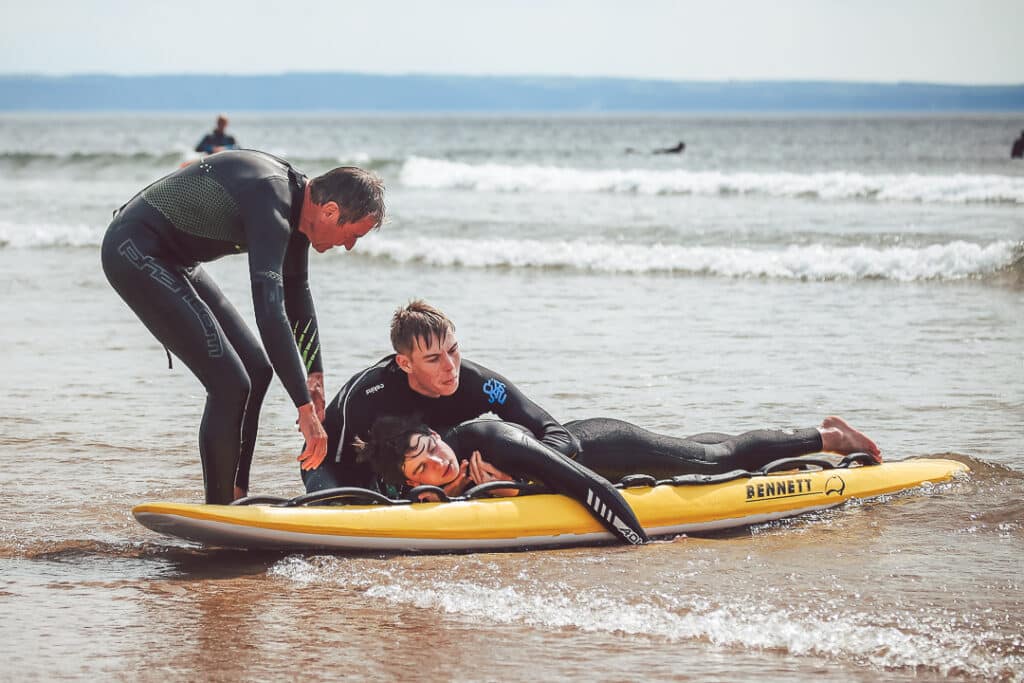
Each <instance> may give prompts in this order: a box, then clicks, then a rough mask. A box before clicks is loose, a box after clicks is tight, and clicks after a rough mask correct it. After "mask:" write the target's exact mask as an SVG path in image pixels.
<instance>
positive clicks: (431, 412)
mask: <svg viewBox="0 0 1024 683" xmlns="http://www.w3.org/2000/svg"><path fill="white" fill-rule="evenodd" d="M408 377H409V376H408V375H407V374H406V373H405V372H404V371H403V370H402V369H401V368H399V367H398V364H397V363H396V362H395V357H394V355H391V356H387V357H386V358H383V359H382V360H381V361H380V362H378V363H377V364H375V365H372V366H370V367H369V368H367V369H365V370H363V371H362V372H359V373H357V374H355V375H353V376H352V378H351V379H350V380H349V381H348V382H346V383H345V386H343V387H342V388H341V391H339V392H338V394H337V395H336V396H335V397H334V399H333V400H332V401H331V402H330V404H329V405H328V406H327V415H326V418H325V419H324V429H325V430H327V458H325V459H324V461H323V463H321V465H320V466H319V467H318V468H316V469H314V470H309V471H303V472H302V480H303V482H304V483H305V485H306V490H307V491H309V492H313V491H320V490H323V489H328V488H334V487H336V486H364V487H369V488H375V487H377V486H378V484H377V481H376V476H375V475H374V473H373V470H372V469H371V468H370V466H369V465H368V464H366V463H357V462H356V452H355V448H354V447H353V445H352V444H353V442H354V441H355V437H357V436H358V437H360V438H362V439H366V438H367V437H368V435H369V431H370V427H371V425H373V421H374V420H375V419H377V417H379V416H380V415H385V414H387V415H411V414H413V413H420V414H421V415H422V416H423V421H424V422H425V423H426V424H428V425H430V426H431V427H433V428H434V429H436V430H437V431H438V432H441V433H443V432H444V431H445V430H446V429H450V428H451V427H454V426H455V425H457V424H459V423H461V422H465V421H466V420H471V419H473V418H475V417H480V416H481V415H483V414H485V413H494V414H495V415H497V416H498V417H500V418H501V419H503V420H507V421H508V422H514V423H516V424H519V425H523V426H524V427H526V428H527V429H529V430H530V432H531V433H533V435H534V436H536V437H537V438H538V439H540V440H541V441H543V442H544V443H545V444H547V445H548V446H550V447H552V448H554V449H555V450H556V451H558V452H559V453H562V454H564V455H568V456H572V455H575V454H576V451H577V450H579V446H578V444H577V442H576V439H575V438H574V437H573V436H572V435H571V434H569V432H567V431H566V430H565V428H564V427H562V425H560V424H559V423H558V422H557V421H556V420H555V418H553V417H551V416H550V415H549V414H548V413H546V412H545V411H544V409H543V408H541V407H540V406H538V405H537V404H536V403H534V402H533V401H531V400H530V399H528V398H527V397H526V396H525V395H524V394H523V393H522V392H521V391H519V389H518V388H516V386H515V385H514V384H512V383H511V382H509V381H508V380H507V379H505V378H504V377H502V376H501V375H499V374H498V373H496V372H493V371H491V370H488V369H487V368H485V367H483V366H482V365H477V364H476V363H473V362H472V361H468V360H465V359H463V360H462V365H461V366H460V371H459V388H458V389H457V390H456V391H455V393H454V394H452V395H451V396H441V397H439V398H430V397H427V396H424V395H422V394H418V393H416V392H415V391H413V390H412V389H411V388H410V387H409V379H408Z"/></svg>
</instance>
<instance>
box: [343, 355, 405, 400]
mask: <svg viewBox="0 0 1024 683" xmlns="http://www.w3.org/2000/svg"><path fill="white" fill-rule="evenodd" d="M396 367H397V366H396V365H395V357H394V355H390V356H385V357H384V358H381V359H380V360H379V361H377V362H376V363H374V364H373V365H371V366H369V367H367V368H364V369H363V370H360V371H359V372H357V373H356V374H354V375H352V377H351V379H349V381H348V382H347V383H346V384H345V387H346V388H347V389H348V390H349V392H350V393H352V394H353V395H358V396H360V397H368V396H373V395H375V394H377V393H379V392H381V391H382V390H383V389H385V388H387V387H388V386H391V385H393V384H395V383H396V381H397V380H398V379H399V378H398V377H396V376H395V373H394V369H395V368H396Z"/></svg>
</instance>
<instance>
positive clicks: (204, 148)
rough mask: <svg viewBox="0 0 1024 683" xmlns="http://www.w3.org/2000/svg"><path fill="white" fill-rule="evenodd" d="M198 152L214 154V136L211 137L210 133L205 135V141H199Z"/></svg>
mask: <svg viewBox="0 0 1024 683" xmlns="http://www.w3.org/2000/svg"><path fill="white" fill-rule="evenodd" d="M196 151H197V152H206V153H207V154H209V153H210V152H212V151H213V136H212V135H210V134H209V133H207V134H206V135H204V136H203V139H202V140H200V141H199V144H198V145H196Z"/></svg>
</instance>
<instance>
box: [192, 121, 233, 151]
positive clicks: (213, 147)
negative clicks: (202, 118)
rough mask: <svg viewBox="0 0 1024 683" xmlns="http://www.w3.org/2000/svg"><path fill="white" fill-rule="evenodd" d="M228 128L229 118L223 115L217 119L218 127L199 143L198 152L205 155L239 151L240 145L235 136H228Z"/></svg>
mask: <svg viewBox="0 0 1024 683" xmlns="http://www.w3.org/2000/svg"><path fill="white" fill-rule="evenodd" d="M227 128H228V117H226V116H224V114H221V115H220V116H218V117H217V127H216V128H214V129H213V132H211V133H207V134H206V135H205V136H204V137H203V139H202V140H200V141H199V144H198V145H196V151H197V152H202V153H203V154H213V153H214V152H220V151H223V150H225V149H238V143H237V142H236V141H235V138H234V137H233V136H231V135H228V134H227Z"/></svg>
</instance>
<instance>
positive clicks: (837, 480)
mask: <svg viewBox="0 0 1024 683" xmlns="http://www.w3.org/2000/svg"><path fill="white" fill-rule="evenodd" d="M845 490H846V482H845V481H843V478H842V477H840V476H839V475H838V474H833V475H832V476H831V477H829V478H828V481H826V482H825V495H826V496H831V495H832V494H833V493H834V494H836V495H837V496H841V495H843V491H845Z"/></svg>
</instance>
